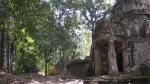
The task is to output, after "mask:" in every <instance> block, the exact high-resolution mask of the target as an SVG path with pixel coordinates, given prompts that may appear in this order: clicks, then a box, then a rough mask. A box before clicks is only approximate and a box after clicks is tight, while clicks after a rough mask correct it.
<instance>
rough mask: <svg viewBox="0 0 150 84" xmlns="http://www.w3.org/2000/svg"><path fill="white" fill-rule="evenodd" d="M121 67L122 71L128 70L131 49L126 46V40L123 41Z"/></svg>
mask: <svg viewBox="0 0 150 84" xmlns="http://www.w3.org/2000/svg"><path fill="white" fill-rule="evenodd" d="M122 49H123V67H124V69H123V70H124V72H129V65H130V64H129V58H130V56H131V49H130V48H127V41H123V45H122Z"/></svg>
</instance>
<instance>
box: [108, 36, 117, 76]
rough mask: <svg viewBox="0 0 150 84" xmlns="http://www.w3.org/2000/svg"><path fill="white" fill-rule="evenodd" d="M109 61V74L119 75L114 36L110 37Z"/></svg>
mask: <svg viewBox="0 0 150 84" xmlns="http://www.w3.org/2000/svg"><path fill="white" fill-rule="evenodd" d="M108 60H109V73H110V74H117V73H118V67H117V59H116V51H115V44H114V37H112V36H111V37H110V40H109V44H108Z"/></svg>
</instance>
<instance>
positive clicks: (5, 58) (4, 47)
mask: <svg viewBox="0 0 150 84" xmlns="http://www.w3.org/2000/svg"><path fill="white" fill-rule="evenodd" d="M1 36H2V37H1V58H2V59H1V60H2V63H3V66H2V68H3V69H4V70H5V71H7V72H8V71H9V65H10V64H9V60H10V54H9V35H8V32H7V31H2V32H1Z"/></svg>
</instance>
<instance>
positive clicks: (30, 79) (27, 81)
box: [0, 71, 83, 84]
mask: <svg viewBox="0 0 150 84" xmlns="http://www.w3.org/2000/svg"><path fill="white" fill-rule="evenodd" d="M0 84H83V81H82V80H81V79H76V78H73V77H71V76H68V75H65V74H61V75H54V76H47V77H45V76H42V75H39V74H28V75H18V76H15V75H12V74H8V73H6V72H3V71H0Z"/></svg>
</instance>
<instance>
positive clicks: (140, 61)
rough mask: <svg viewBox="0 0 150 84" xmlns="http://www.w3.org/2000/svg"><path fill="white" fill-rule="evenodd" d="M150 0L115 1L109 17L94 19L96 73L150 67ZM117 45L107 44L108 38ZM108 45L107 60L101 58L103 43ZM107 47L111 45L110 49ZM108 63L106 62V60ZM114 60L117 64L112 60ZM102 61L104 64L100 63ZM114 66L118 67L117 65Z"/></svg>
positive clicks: (131, 70)
mask: <svg viewBox="0 0 150 84" xmlns="http://www.w3.org/2000/svg"><path fill="white" fill-rule="evenodd" d="M149 16H150V0H117V3H116V4H115V5H114V8H113V10H112V14H111V17H110V18H105V19H101V20H100V21H98V22H97V25H96V28H95V32H94V35H95V37H94V46H95V53H96V54H95V60H94V61H95V74H98V73H99V74H102V73H104V71H103V70H104V69H103V68H104V65H105V64H107V65H108V66H109V67H107V70H109V71H114V72H115V70H117V68H118V67H119V68H120V71H122V69H121V68H123V72H140V69H141V67H142V68H143V66H144V67H145V68H146V69H147V71H148V70H150V66H149V64H150V60H149V59H150V53H149V52H150V50H149V46H150V44H149V43H150V38H149V37H150V21H149V20H150V17H149ZM112 36H113V37H114V41H116V42H119V43H118V44H121V45H119V48H120V50H121V51H118V49H113V48H118V47H117V45H118V44H113V45H112V46H111V45H110V42H109V41H110V40H111V37H112ZM105 44H108V46H107V47H108V48H107V50H105V51H106V52H107V53H108V54H107V55H105V56H107V57H108V60H102V58H103V54H104V53H106V52H104V51H103V50H104V46H106V45H105ZM109 47H112V48H111V49H110V50H109ZM111 53H112V54H111ZM120 58H122V61H123V62H120V61H119V60H121V59H120ZM105 62H107V63H105ZM115 62H117V63H115ZM103 63H105V64H103ZM120 63H121V64H120ZM116 65H117V68H116Z"/></svg>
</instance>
